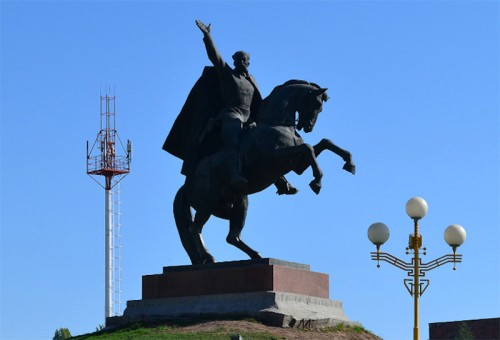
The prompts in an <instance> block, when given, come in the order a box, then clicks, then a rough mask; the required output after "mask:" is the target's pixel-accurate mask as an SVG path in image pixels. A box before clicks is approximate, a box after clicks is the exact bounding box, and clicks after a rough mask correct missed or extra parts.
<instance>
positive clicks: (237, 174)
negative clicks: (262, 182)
mask: <svg viewBox="0 0 500 340" xmlns="http://www.w3.org/2000/svg"><path fill="white" fill-rule="evenodd" d="M241 128H242V123H241V121H240V120H239V119H237V118H232V119H224V120H223V121H222V128H221V135H222V144H223V145H224V153H225V156H226V157H225V158H226V162H227V166H228V171H229V185H230V186H231V187H232V188H233V189H236V190H238V191H243V190H244V189H245V188H246V186H247V179H246V178H245V177H243V175H242V174H241V164H240V155H239V153H238V147H239V142H240V135H241Z"/></svg>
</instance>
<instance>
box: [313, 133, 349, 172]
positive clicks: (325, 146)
mask: <svg viewBox="0 0 500 340" xmlns="http://www.w3.org/2000/svg"><path fill="white" fill-rule="evenodd" d="M324 150H330V151H331V152H333V153H334V154H336V155H339V156H340V157H341V158H342V159H343V160H344V162H345V164H344V167H343V169H344V170H346V171H349V172H350V173H352V174H353V175H354V174H355V173H356V166H355V165H354V163H353V162H352V156H351V153H350V152H349V151H347V150H344V149H342V148H339V147H338V146H337V145H335V144H334V143H333V142H332V141H331V140H329V139H326V138H323V139H322V140H321V141H320V142H319V143H318V144H316V145H315V146H314V154H315V155H316V157H318V155H319V154H320V153H321V152H323V151H324Z"/></svg>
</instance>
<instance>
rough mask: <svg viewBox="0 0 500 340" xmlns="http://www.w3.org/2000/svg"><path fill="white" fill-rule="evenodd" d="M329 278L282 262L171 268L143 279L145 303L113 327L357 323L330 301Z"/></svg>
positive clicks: (132, 304) (112, 321) (132, 305)
mask: <svg viewBox="0 0 500 340" xmlns="http://www.w3.org/2000/svg"><path fill="white" fill-rule="evenodd" d="M328 280H329V278H328V275H327V274H322V273H316V272H311V271H310V268H309V265H304V264H298V263H292V262H286V261H281V260H276V259H269V258H268V259H259V260H248V261H233V262H221V263H215V264H209V265H196V266H174V267H165V268H164V269H163V273H162V274H156V275H146V276H143V278H142V300H136V301H128V302H127V308H126V310H125V312H124V315H123V316H121V317H114V318H108V319H107V320H106V325H107V326H112V325H119V324H126V323H130V322H136V321H141V322H157V321H161V320H175V319H179V318H184V317H207V318H217V317H221V318H222V317H224V318H228V317H229V318H230V317H253V318H256V319H260V320H262V321H264V322H266V323H268V324H271V325H275V326H281V327H303V328H310V327H326V326H334V325H336V324H338V323H340V322H342V323H346V324H352V322H350V321H349V319H348V318H347V317H346V315H345V314H344V311H343V309H342V303H341V302H339V301H331V300H329V282H328Z"/></svg>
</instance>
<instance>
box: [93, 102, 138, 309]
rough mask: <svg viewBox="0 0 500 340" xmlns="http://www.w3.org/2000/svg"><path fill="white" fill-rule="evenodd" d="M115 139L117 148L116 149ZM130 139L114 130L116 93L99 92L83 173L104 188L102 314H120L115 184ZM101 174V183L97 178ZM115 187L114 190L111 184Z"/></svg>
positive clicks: (127, 158)
mask: <svg viewBox="0 0 500 340" xmlns="http://www.w3.org/2000/svg"><path fill="white" fill-rule="evenodd" d="M117 142H118V147H119V148H120V151H121V152H123V154H118V153H117ZM131 161H132V143H131V142H130V140H127V146H126V147H125V146H124V145H123V144H122V142H121V140H120V137H119V136H118V132H117V131H116V96H114V95H113V96H110V95H107V94H106V95H105V96H102V95H101V96H100V130H99V133H98V134H97V137H96V139H95V141H94V144H93V145H92V147H91V148H90V149H89V142H88V141H87V174H88V175H90V177H92V179H94V180H95V181H96V182H97V183H98V184H99V185H100V186H101V187H103V188H104V193H105V196H104V215H105V218H104V227H105V228H104V230H105V231H104V232H105V261H104V263H105V275H104V276H105V287H104V292H105V293H104V299H105V302H104V310H105V317H106V318H108V317H111V316H118V315H120V314H121V300H120V294H121V242H120V211H119V207H120V199H119V197H120V194H119V193H120V191H119V190H120V189H119V188H118V187H119V186H118V187H117V184H119V183H120V181H121V180H122V179H123V178H124V177H125V176H127V175H128V174H129V172H130V163H131ZM97 176H101V177H103V178H104V183H101V182H100V181H99V180H97ZM115 187H117V189H118V190H115V191H116V192H114V190H113V189H114V188H115Z"/></svg>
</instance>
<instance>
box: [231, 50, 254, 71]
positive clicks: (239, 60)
mask: <svg viewBox="0 0 500 340" xmlns="http://www.w3.org/2000/svg"><path fill="white" fill-rule="evenodd" d="M233 61H234V62H233V64H234V67H235V68H236V69H237V70H245V71H246V69H247V67H248V66H250V54H248V53H247V52H244V51H238V52H236V53H234V54H233Z"/></svg>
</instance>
